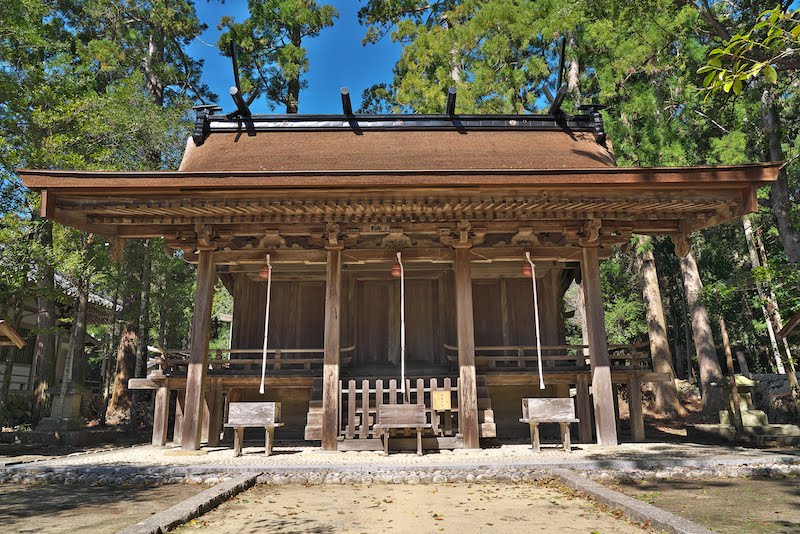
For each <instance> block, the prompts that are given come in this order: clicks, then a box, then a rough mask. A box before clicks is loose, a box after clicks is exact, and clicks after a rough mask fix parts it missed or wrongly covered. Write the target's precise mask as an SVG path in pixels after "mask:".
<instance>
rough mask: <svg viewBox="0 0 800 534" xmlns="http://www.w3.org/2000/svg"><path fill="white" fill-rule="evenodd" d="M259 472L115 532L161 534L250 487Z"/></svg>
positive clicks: (240, 477) (208, 490) (119, 533)
mask: <svg viewBox="0 0 800 534" xmlns="http://www.w3.org/2000/svg"><path fill="white" fill-rule="evenodd" d="M259 474H260V473H247V474H244V475H239V476H238V477H236V478H233V479H231V480H228V481H227V482H223V483H221V484H217V485H216V486H214V487H212V488H209V489H207V490H205V491H204V492H202V493H199V494H197V495H195V496H194V497H189V498H188V499H186V500H185V501H183V502H179V503H178V504H176V505H175V506H173V507H172V508H168V509H166V510H164V511H163V512H159V513H157V514H155V515H153V516H151V517H149V518H147V519H145V520H144V521H141V522H139V523H136V524H135V525H131V526H129V527H128V528H126V529H124V530H120V531H119V532H118V533H117V534H162V533H165V532H167V531H168V530H170V529H172V528H175V527H177V526H178V525H181V524H183V523H186V522H188V521H191V520H192V519H194V518H195V517H199V516H201V515H203V514H204V513H206V512H208V511H209V510H211V509H213V508H216V507H217V506H219V505H220V504H221V503H223V502H225V501H227V500H228V499H230V498H232V497H235V496H236V495H238V494H239V493H241V492H243V491H244V490H246V489H250V488H252V487H253V486H254V485H255V483H256V480H257V479H258V475H259Z"/></svg>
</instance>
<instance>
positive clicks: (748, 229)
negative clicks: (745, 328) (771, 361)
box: [742, 216, 797, 382]
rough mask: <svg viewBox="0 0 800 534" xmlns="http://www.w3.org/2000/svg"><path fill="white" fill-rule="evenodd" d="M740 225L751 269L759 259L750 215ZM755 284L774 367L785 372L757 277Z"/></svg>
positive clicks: (756, 267) (756, 266)
mask: <svg viewBox="0 0 800 534" xmlns="http://www.w3.org/2000/svg"><path fill="white" fill-rule="evenodd" d="M742 225H743V226H744V237H745V240H746V241H747V249H748V251H749V252H750V265H751V266H752V267H753V270H755V269H758V268H759V267H761V261H760V260H759V258H758V251H757V250H756V241H755V238H754V237H753V225H752V223H751V221H750V216H745V217H744V218H743V219H742ZM755 285H756V290H757V291H758V303H759V304H760V305H761V313H762V314H763V315H764V323H765V324H766V327H767V334H768V335H769V344H770V346H771V347H772V354H773V355H774V356H775V369H776V370H777V372H778V373H780V374H785V373H786V369H785V368H784V366H783V361H782V358H781V350H780V347H778V339H777V338H776V337H775V329H774V327H773V323H772V317H770V313H769V312H767V307H766V306H765V304H764V303H765V302H766V300H767V297H766V296H765V294H764V287H763V286H762V285H761V282H760V281H759V280H758V279H756V280H755ZM776 305H777V304H776ZM792 374H793V373H792ZM796 381H797V378H796V377H795V382H796Z"/></svg>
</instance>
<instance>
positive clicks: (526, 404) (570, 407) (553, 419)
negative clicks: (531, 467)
mask: <svg viewBox="0 0 800 534" xmlns="http://www.w3.org/2000/svg"><path fill="white" fill-rule="evenodd" d="M519 421H520V423H528V424H529V425H530V427H531V445H532V446H533V450H534V451H536V452H539V451H541V446H540V443H539V423H559V424H560V425H561V442H562V443H563V444H564V450H565V451H567V452H570V451H571V450H572V445H571V443H570V435H569V425H570V423H577V422H579V421H580V420H579V419H577V418H576V417H575V404H573V402H572V399H571V398H560V399H522V419H520V420H519Z"/></svg>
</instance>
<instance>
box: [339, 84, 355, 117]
mask: <svg viewBox="0 0 800 534" xmlns="http://www.w3.org/2000/svg"><path fill="white" fill-rule="evenodd" d="M339 92H340V93H342V113H344V114H345V115H348V116H350V115H352V114H353V105H352V104H351V103H350V89H348V88H347V87H342V88H341V90H340V91H339Z"/></svg>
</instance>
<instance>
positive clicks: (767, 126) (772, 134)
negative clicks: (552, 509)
mask: <svg viewBox="0 0 800 534" xmlns="http://www.w3.org/2000/svg"><path fill="white" fill-rule="evenodd" d="M761 122H762V125H763V128H764V133H765V134H766V136H767V142H768V144H769V159H770V160H772V161H781V160H782V159H783V151H782V150H781V129H780V118H779V117H778V111H777V109H776V108H775V94H774V93H773V92H772V89H769V88H768V89H765V90H764V92H763V93H762V94H761ZM770 203H771V204H772V211H773V213H774V214H775V221H776V222H777V223H778V233H779V235H780V238H781V243H782V244H783V249H784V250H785V251H786V257H787V258H788V259H789V261H790V262H791V263H793V264H794V265H798V264H800V236H799V235H798V231H797V230H796V229H795V228H794V227H793V226H792V220H791V215H790V213H791V200H790V199H789V178H788V176H787V175H786V172H785V171H782V172H781V173H780V175H779V176H778V179H777V180H776V181H774V182H772V185H770ZM798 287H800V286H798Z"/></svg>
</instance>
